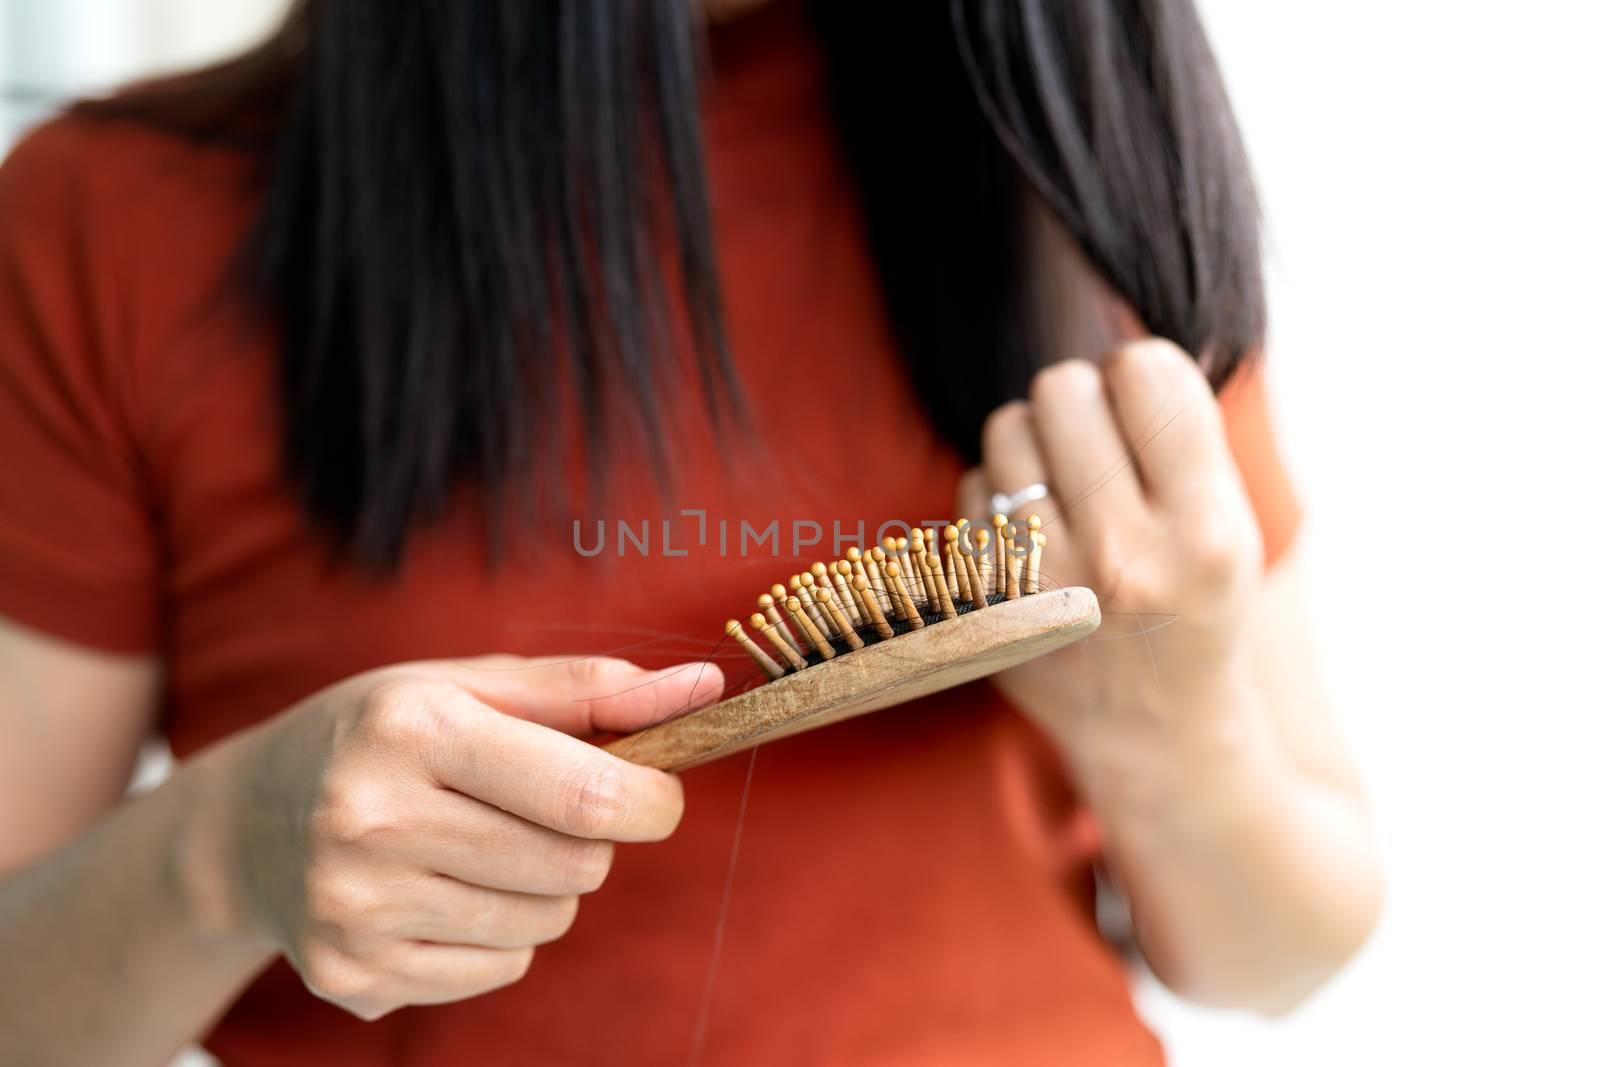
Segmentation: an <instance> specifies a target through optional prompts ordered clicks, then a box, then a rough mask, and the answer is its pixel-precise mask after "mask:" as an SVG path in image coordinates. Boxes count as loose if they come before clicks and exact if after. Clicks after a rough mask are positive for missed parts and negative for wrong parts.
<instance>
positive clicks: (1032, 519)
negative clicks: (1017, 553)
mask: <svg viewBox="0 0 1600 1067" xmlns="http://www.w3.org/2000/svg"><path fill="white" fill-rule="evenodd" d="M1043 525H1044V523H1042V522H1040V521H1039V516H1037V515H1029V516H1028V569H1027V572H1026V574H1025V576H1024V578H1023V582H1022V591H1023V592H1024V593H1037V592H1038V591H1039V548H1040V545H1039V539H1040V538H1041V537H1043V536H1044V533H1043V532H1042V531H1040V529H1039V527H1041V526H1043Z"/></svg>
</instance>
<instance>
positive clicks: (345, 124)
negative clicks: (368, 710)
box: [87, 0, 1263, 568]
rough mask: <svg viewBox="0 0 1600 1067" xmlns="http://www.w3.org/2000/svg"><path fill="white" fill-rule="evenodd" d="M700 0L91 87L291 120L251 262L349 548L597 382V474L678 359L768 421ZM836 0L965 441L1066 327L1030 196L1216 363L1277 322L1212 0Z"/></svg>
mask: <svg viewBox="0 0 1600 1067" xmlns="http://www.w3.org/2000/svg"><path fill="white" fill-rule="evenodd" d="M780 2H782V0H780ZM696 7H697V5H695V4H693V3H690V2H688V0H537V2H529V0H301V2H300V3H298V4H297V5H296V6H295V7H294V8H293V10H292V11H291V13H290V15H289V17H288V20H287V22H286V23H285V25H284V27H283V29H282V30H281V31H280V32H279V33H278V34H276V35H275V36H274V37H273V38H272V39H271V40H270V41H268V42H266V43H265V44H264V45H263V46H262V47H261V48H260V49H258V50H256V51H255V52H253V53H251V54H250V55H248V56H245V57H243V58H242V59H240V60H237V61H235V62H233V63H230V64H227V65H225V66H223V67H220V68H215V69H213V70H211V71H207V72H202V73H201V74H199V75H196V76H192V77H190V78H188V79H184V80H182V81H180V82H175V83H166V84H163V85H161V86H157V87H154V88H152V89H149V90H146V91H144V92H142V93H140V92H135V93H132V94H129V95H125V96H123V97H120V98H114V99H112V100H110V101H103V102H98V103H95V104H91V105H89V106H88V107H87V110H88V111H89V112H90V113H99V114H102V115H106V114H111V115H122V116H130V115H131V116H135V117H139V118H142V119H145V120H149V121H157V122H167V123H169V124H173V125H176V126H178V127H180V128H182V129H184V130H185V131H186V132H188V133H189V134H191V135H194V136H228V135H231V134H232V133H237V132H239V131H245V136H246V139H248V136H249V132H250V131H252V130H256V131H259V132H260V133H261V140H260V142H259V148H260V153H261V155H260V158H261V160H262V164H263V171H262V191H261V200H260V207H259V210H258V214H257V217H256V221H255V224H254V226H253V228H252V230H251V232H250V235H249V238H248V240H247V241H246V243H245V245H244V247H243V248H242V249H241V255H240V266H241V270H242V272H243V273H242V281H243V285H244V291H245V292H246V293H247V294H248V295H249V297H250V298H251V300H252V302H253V305H254V306H255V307H256V308H257V309H258V310H260V311H262V312H264V313H265V315H266V316H267V321H268V322H269V323H270V324H271V326H272V328H273V329H274V330H275V331H276V334H277V339H278V347H279V349H280V350H281V353H282V355H281V371H280V376H279V379H280V383H281V386H280V387H281V401H282V410H283V420H284V441H285V462H286V465H287V468H288V473H289V475H290V476H291V477H292V479H293V480H294V482H295V484H296V485H297V486H298V487H299V489H300V490H301V493H302V496H303V500H304V504H305V507H306V509H307V511H308V513H309V515H310V516H311V517H312V518H313V519H314V520H316V521H317V522H319V523H320V524H322V525H323V526H325V527H326V528H327V529H328V530H329V531H331V533H332V535H333V537H334V539H335V541H336V542H337V544H338V545H339V546H340V547H342V548H344V549H346V550H349V551H350V552H352V553H353V554H354V555H355V556H357V557H358V558H360V559H361V560H363V561H364V562H366V563H368V564H371V565H373V566H375V567H378V568H387V567H392V566H393V565H395V564H397V563H398V562H399V560H400V559H401V558H402V556H403V552H404V548H405V545H406V542H407V538H408V536H409V535H410V533H411V532H413V531H414V530H415V529H416V528H417V527H418V525H419V524H421V523H424V522H426V521H428V520H429V519H430V518H433V517H435V516H438V515H440V514H441V513H443V512H444V511H445V510H446V508H447V506H448V505H449V503H450V501H451V499H452V497H453V496H454V494H455V493H456V492H457V491H458V490H459V489H460V488H462V487H463V486H464V485H468V484H476V485H478V486H480V487H482V488H483V489H485V490H486V491H487V492H488V494H489V496H490V497H491V499H495V500H498V499H499V498H500V496H501V495H502V494H504V492H505V491H506V490H508V489H510V488H511V487H512V486H514V485H526V484H529V483H530V481H532V482H533V483H536V484H542V485H546V486H559V485H561V484H563V483H564V481H565V480H566V478H567V477H568V474H567V471H568V466H569V464H570V462H571V460H572V458H573V457H572V456H571V454H570V452H571V449H569V448H568V447H567V444H568V443H567V442H566V441H565V440H564V439H563V436H564V431H563V430H561V429H560V427H563V426H564V425H565V423H564V421H563V420H562V419H561V418H560V415H561V413H562V412H563V410H565V409H566V408H568V407H569V406H570V400H569V398H571V397H575V398H576V401H577V405H578V409H579V410H580V411H581V412H582V414H583V419H582V422H583V425H584V427H585V428H586V432H587V436H586V437H585V439H584V440H583V441H582V442H580V444H579V445H578V447H579V449H580V450H581V451H582V452H584V453H585V455H586V457H587V459H588V463H589V468H590V471H591V473H592V476H593V477H596V478H598V477H602V476H603V472H604V468H605V465H606V464H605V460H606V457H607V455H608V454H609V449H611V448H612V447H613V446H614V445H616V444H617V442H618V440H619V438H621V437H625V436H626V435H630V434H640V435H643V436H644V437H645V438H647V439H648V440H649V441H650V442H651V447H649V448H648V449H647V451H648V452H649V453H650V454H651V455H653V456H656V457H658V458H661V457H664V456H665V455H666V454H667V446H666V443H665V442H664V441H662V440H661V438H662V424H661V422H660V420H659V417H658V415H657V411H658V408H659V407H660V406H661V405H662V404H664V403H668V402H670V401H671V400H672V399H673V398H674V397H675V396H676V395H677V391H678V389H679V386H678V384H677V383H678V379H679V378H680V377H681V374H680V371H681V363H680V360H679V356H680V355H686V356H687V358H690V359H691V360H692V362H693V364H694V365H695V366H696V367H697V372H698V378H699V384H700V388H699V389H698V390H697V392H698V394H699V396H700V397H701V399H702V401H703V403H705V404H706V405H707V406H708V407H709V408H710V413H711V415H712V416H713V417H714V418H717V419H719V420H720V419H723V418H725V417H727V416H732V417H734V418H737V417H738V414H739V412H740V410H741V402H740V396H739V391H738V386H737V382H736V379H735V376H734V374H733V370H732V365H731V360H730V358H729V354H728V350H727V342H726V339H725V336H724V332H723V328H722V319H721V311H720V298H719V287H718V282H717V264H716V254H715V243H714V240H713V235H712V219H711V214H710V210H709V206H708V201H707V193H706V178H705V174H704V170H703V162H702V152H701V141H700V128H699V107H698V100H697V91H698V87H699V84H700V81H701V79H700V74H701V71H700V67H701V65H702V62H703V51H702V49H701V48H700V46H699V36H698V30H697V27H696V18H697V16H696ZM810 8H811V15H812V22H813V24H814V25H815V27H816V29H817V31H818V34H819V37H820V40H821V42H822V45H823V49H824V51H825V54H826V58H827V64H828V70H829V78H830V90H831V94H832V98H833V101H834V104H835V112H836V115H837V120H838V126H839V130H840V133H841V136H842V138H843V143H844V145H845V148H846V151H847V154H848V155H849V157H850V160H851V163H852V166H853V168H854V170H855V173H856V176H857V180H858V183H859V186H860V191H861V196H862V198H863V202H864V205H865V209H866V218H867V219H868V229H869V233H868V236H869V239H870V241H871V245H872V249H873V253H874V256H875V258H876V261H877V263H878V267H879V273H880V275H881V278H882V284H883V291H884V293H885V297H886V300H887V302H888V308H889V311H890V314H891V318H892V321H893V323H894V326H895V329H896V331H897V334H898V337H899V341H900V344H901V347H902V348H903V349H904V352H905V354H906V356H907V357H908V358H909V359H911V360H913V361H915V362H916V363H917V365H918V366H921V367H931V368H932V369H934V370H935V371H936V372H935V373H928V374H919V375H917V376H916V379H917V381H918V382H919V388H921V389H922V390H923V399H924V402H925V403H926V405H927V407H928V409H929V411H930V412H931V414H932V417H933V418H934V420H935V422H936V424H937V425H938V426H939V427H940V428H941V430H942V432H943V433H944V434H945V435H946V436H947V437H948V438H949V440H950V441H951V442H952V443H953V444H955V445H956V446H957V447H958V448H960V449H961V450H962V451H964V452H965V453H966V454H968V455H969V456H971V457H974V458H975V457H976V452H977V441H978V435H979V430H980V427H981V425H982V422H983V419H984V417H985V416H986V415H987V414H988V412H989V411H991V410H992V409H993V408H994V407H996V406H997V405H999V404H1000V403H1002V402H1004V401H1005V400H1006V399H1009V398H1010V397H1012V396H1017V395H1021V394H1022V392H1023V390H1024V389H1025V388H1026V383H1027V381H1028V379H1029V378H1030V377H1031V374H1032V372H1033V371H1034V370H1036V369H1037V368H1038V367H1040V366H1041V365H1043V364H1044V363H1047V362H1050V361H1052V360H1053V358H1056V357H1055V355H1054V354H1053V353H1052V352H1051V351H1050V345H1049V341H1048V338H1047V337H1046V336H1045V335H1044V334H1043V333H1042V332H1041V330H1039V329H1038V328H1037V326H1038V322H1039V313H1038V312H1039V309H1038V307H1037V306H1036V302H1037V301H1038V299H1039V294H1038V286H1037V285H1036V284H1035V283H1034V280H1033V270H1032V267H1031V260H1030V256H1029V251H1028V250H1029V247H1030V241H1029V234H1028V232H1027V229H1028V226H1029V225H1030V223H1029V222H1028V221H1027V220H1028V218H1029V217H1030V216H1029V215H1028V213H1027V211H1026V205H1027V202H1028V200H1029V198H1030V197H1037V198H1038V199H1040V200H1042V202H1043V203H1044V204H1045V205H1047V206H1048V208H1049V209H1050V212H1051V214H1053V215H1054V217H1055V219H1056V220H1058V221H1059V223H1060V225H1061V226H1063V227H1064V228H1065V230H1066V231H1067V233H1068V234H1070V236H1071V237H1072V239H1073V240H1074V241H1075V242H1076V244H1077V245H1078V247H1079V248H1080V249H1081V250H1082V252H1083V254H1084V256H1085V258H1086V259H1087V261H1088V262H1089V264H1091V265H1092V267H1093V268H1094V269H1095V270H1096V271H1098V273H1099V274H1100V275H1101V276H1102V277H1103V278H1104V279H1105V281H1106V282H1107V283H1108V284H1109V285H1110V287H1111V288H1112V289H1113V290H1114V291H1116V292H1117V293H1119V294H1120V295H1121V296H1122V297H1123V298H1125V299H1126V300H1127V301H1128V303H1129V305H1130V306H1131V307H1132V309H1133V310H1134V311H1135V312H1136V313H1137V314H1138V315H1139V316H1140V317H1141V319H1142V321H1143V322H1144V323H1145V324H1146V325H1147V326H1148V327H1149V328H1150V329H1151V330H1152V331H1153V332H1155V333H1157V334H1160V335H1163V336H1167V337H1170V338H1172V339H1173V340H1175V341H1177V342H1178V343H1179V344H1181V345H1183V346H1184V347H1185V348H1187V349H1188V350H1189V351H1191V352H1195V353H1204V366H1205V368H1206V371H1207V373H1208V374H1209V375H1210V377H1211V379H1212V381H1213V383H1215V384H1218V385H1220V384H1221V382H1222V381H1223V380H1225V379H1226V377H1227V376H1228V375H1229V374H1230V373H1231V371H1232V369H1233V368H1234V367H1235V366H1236V365H1237V364H1238V362H1239V361H1240V360H1241V359H1242V358H1243V357H1244V356H1245V354H1246V353H1247V352H1248V351H1250V350H1251V349H1252V348H1253V347H1254V346H1255V345H1256V344H1257V342H1258V341H1259V339H1260V336H1261V333H1262V329H1263V308H1262V303H1263V298H1262V283H1261V278H1260V266H1259V258H1260V257H1259V236H1258V223H1257V213H1256V209H1255V204H1254V198H1253V192H1252V187H1251V182H1250V178H1249V174H1248V171H1247V167H1246V164H1245V161H1244V155H1243V151H1242V149H1241V145H1240V139H1239V135H1238V132H1237V130H1236V128H1235V126H1234V122H1233V119H1232V116H1231V113H1230V111H1229V108H1228V104H1227V101H1226V99H1225V97H1224V94H1223V90H1222V85H1221V80H1220V77H1219V75H1218V72H1217V68H1216V64H1215V61H1214V60H1213V58H1212V56H1211V53H1210V51H1209V49H1208V46H1207V44H1206V41H1205V36H1204V33H1203V30H1202V28H1201V26H1200V23H1199V19H1198V17H1197V15H1196V13H1195V11H1194V8H1193V6H1192V3H1191V0H948V2H947V3H940V2H937V0H900V2H891V0H874V2H872V3H851V2H849V0H812V2H811V4H810ZM241 116H248V117H249V118H250V119H252V120H259V121H253V122H241V121H240V117H241ZM663 248H667V249H670V250H671V252H670V254H669V256H668V257H667V259H665V260H663V258H662V256H661V255H660V250H661V249H663ZM674 312H676V313H678V314H680V315H681V316H682V317H683V318H684V319H686V321H687V323H688V326H689V333H690V337H691V348H692V350H693V351H692V353H689V354H680V353H676V352H675V351H674V350H673V348H674V346H673V344H672V342H671V336H672V331H671V329H670V328H669V325H668V324H669V322H670V321H671V320H672V319H673V316H674ZM980 367H981V368H982V370H981V372H976V373H974V371H976V370H977V369H978V368H980ZM529 474H533V475H535V476H537V477H535V478H533V479H529V478H528V475H529Z"/></svg>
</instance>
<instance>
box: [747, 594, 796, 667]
mask: <svg viewBox="0 0 1600 1067" xmlns="http://www.w3.org/2000/svg"><path fill="white" fill-rule="evenodd" d="M773 588H774V589H780V587H779V586H773ZM779 595H782V594H781V591H780V594H779ZM756 607H758V608H760V609H761V613H762V614H763V615H765V616H766V617H767V623H768V624H769V625H770V626H771V627H772V632H773V633H774V634H776V635H777V636H776V637H774V638H773V640H775V641H782V642H783V643H784V644H786V645H788V646H789V647H790V648H791V649H792V650H794V651H795V652H798V653H800V654H801V655H802V656H803V655H805V651H806V650H805V646H803V645H801V644H800V639H799V638H797V637H795V635H794V634H792V633H790V632H789V627H788V625H787V624H785V623H784V621H783V616H781V615H779V614H778V601H777V598H776V597H774V596H773V595H772V594H771V593H762V594H761V596H760V597H758V598H757V599H756Z"/></svg>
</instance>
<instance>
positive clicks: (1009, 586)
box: [1005, 522, 1022, 600]
mask: <svg viewBox="0 0 1600 1067" xmlns="http://www.w3.org/2000/svg"><path fill="white" fill-rule="evenodd" d="M1005 561H1006V599H1007V600H1016V599H1017V598H1018V597H1020V596H1021V595H1022V584H1021V582H1020V581H1019V580H1018V575H1019V572H1020V571H1021V569H1022V559H1021V557H1019V556H1018V555H1017V527H1016V524H1014V523H1009V522H1008V523H1006V551H1005Z"/></svg>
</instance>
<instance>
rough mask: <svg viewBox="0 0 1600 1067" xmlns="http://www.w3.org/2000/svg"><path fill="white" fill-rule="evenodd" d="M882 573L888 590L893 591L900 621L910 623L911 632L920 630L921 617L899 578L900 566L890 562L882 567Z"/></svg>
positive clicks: (902, 580) (901, 579)
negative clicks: (887, 581)
mask: <svg viewBox="0 0 1600 1067" xmlns="http://www.w3.org/2000/svg"><path fill="white" fill-rule="evenodd" d="M884 573H885V574H887V575H888V577H889V585H890V588H892V589H893V590H894V595H895V598H896V600H897V606H898V608H899V615H900V620H901V621H902V622H907V623H910V624H911V628H912V629H913V630H920V629H922V627H923V622H922V615H921V614H920V613H919V612H918V611H917V605H916V601H914V600H912V599H911V592H910V590H908V589H907V588H906V583H905V579H903V578H901V577H900V565H899V564H898V563H895V562H892V561H891V562H889V563H887V564H885V565H884Z"/></svg>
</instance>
